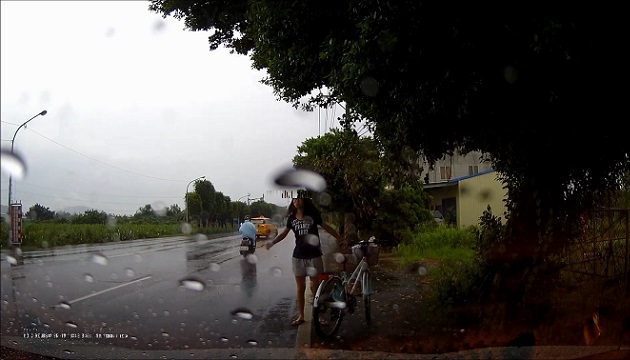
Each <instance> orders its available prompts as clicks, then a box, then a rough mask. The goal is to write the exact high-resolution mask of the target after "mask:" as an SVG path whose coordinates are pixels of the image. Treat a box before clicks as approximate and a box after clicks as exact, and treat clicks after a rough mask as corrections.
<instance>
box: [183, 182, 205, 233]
mask: <svg viewBox="0 0 630 360" xmlns="http://www.w3.org/2000/svg"><path fill="white" fill-rule="evenodd" d="M205 178H206V177H205V176H200V177H198V178H196V179H193V180H191V181H190V182H189V183H188V185H186V195H185V200H186V223H187V224H188V187H189V186H190V184H192V183H194V182H195V181H197V180H199V179H205Z"/></svg>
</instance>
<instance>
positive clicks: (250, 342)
mask: <svg viewBox="0 0 630 360" xmlns="http://www.w3.org/2000/svg"><path fill="white" fill-rule="evenodd" d="M247 343H248V344H249V345H252V346H256V345H258V341H256V340H248V341H247Z"/></svg>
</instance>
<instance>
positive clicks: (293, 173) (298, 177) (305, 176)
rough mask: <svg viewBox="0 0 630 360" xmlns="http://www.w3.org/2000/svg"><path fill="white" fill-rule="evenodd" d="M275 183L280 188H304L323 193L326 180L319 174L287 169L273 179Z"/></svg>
mask: <svg viewBox="0 0 630 360" xmlns="http://www.w3.org/2000/svg"><path fill="white" fill-rule="evenodd" d="M274 181H275V183H276V184H277V185H280V186H289V187H304V188H306V189H308V190H311V191H316V192H320V191H324V189H326V180H325V179H324V177H323V176H321V175H320V174H318V173H316V172H314V171H310V170H304V169H299V170H296V169H289V170H286V171H283V172H281V173H280V174H279V175H278V176H276V178H275V180H274Z"/></svg>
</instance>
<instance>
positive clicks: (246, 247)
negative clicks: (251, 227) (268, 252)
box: [239, 237, 256, 256]
mask: <svg viewBox="0 0 630 360" xmlns="http://www.w3.org/2000/svg"><path fill="white" fill-rule="evenodd" d="M255 251H256V239H254V240H251V239H250V238H248V237H243V239H241V246H240V250H239V252H240V253H241V255H243V256H247V255H249V254H253V253H254V252H255Z"/></svg>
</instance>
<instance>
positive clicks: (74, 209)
mask: <svg viewBox="0 0 630 360" xmlns="http://www.w3.org/2000/svg"><path fill="white" fill-rule="evenodd" d="M88 210H96V209H93V208H89V207H87V206H70V207H67V208H63V209H61V210H60V211H63V212H67V213H69V214H83V213H84V212H86V211H88ZM97 211H99V210H97Z"/></svg>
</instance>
